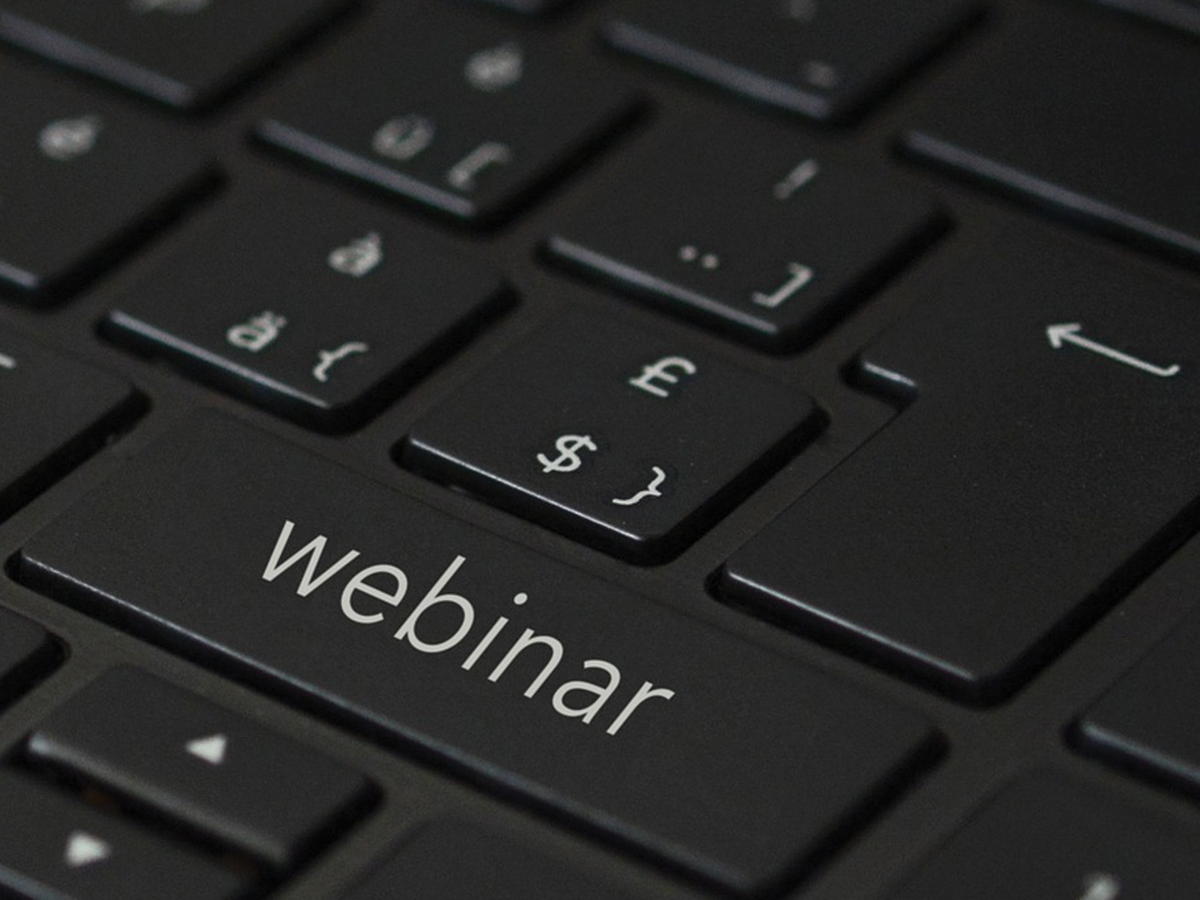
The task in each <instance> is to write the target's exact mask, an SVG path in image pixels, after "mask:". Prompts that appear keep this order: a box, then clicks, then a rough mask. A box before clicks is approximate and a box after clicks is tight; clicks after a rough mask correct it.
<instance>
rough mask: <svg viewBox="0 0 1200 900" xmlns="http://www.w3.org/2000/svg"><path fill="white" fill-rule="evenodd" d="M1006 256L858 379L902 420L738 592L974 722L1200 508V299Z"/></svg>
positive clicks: (1078, 251) (1095, 269) (894, 341)
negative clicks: (915, 680)
mask: <svg viewBox="0 0 1200 900" xmlns="http://www.w3.org/2000/svg"><path fill="white" fill-rule="evenodd" d="M993 243H994V245H995V248H996V249H995V250H994V252H992V253H990V254H988V255H986V256H985V255H979V254H973V253H964V254H962V255H961V256H960V257H959V258H957V259H952V258H947V260H946V262H947V268H945V269H939V270H938V271H937V272H936V273H934V274H931V275H930V278H929V279H927V280H925V281H924V282H922V283H921V284H918V285H914V286H913V290H914V292H915V293H916V295H917V296H920V297H922V298H923V299H924V301H925V302H924V303H923V304H920V305H918V306H917V308H915V309H913V310H912V312H910V313H909V314H908V315H907V316H906V317H905V318H903V319H902V320H901V321H900V322H899V323H898V324H897V325H896V326H895V327H894V328H893V329H892V330H891V331H889V332H887V333H885V334H884V335H883V336H881V337H880V338H879V339H878V340H877V341H876V342H875V343H874V344H872V345H871V346H870V347H868V348H867V349H866V350H865V351H864V352H863V354H862V356H861V358H860V359H859V361H858V364H857V371H856V378H857V379H858V380H859V381H860V382H861V383H863V384H864V385H867V386H870V387H872V388H873V389H875V390H877V391H879V392H881V393H887V394H891V395H893V396H896V395H900V397H901V398H902V402H903V403H904V404H905V408H904V409H903V410H902V411H901V412H900V413H899V415H898V416H897V417H896V418H895V419H894V420H893V421H892V422H891V423H890V424H889V425H888V426H887V427H885V428H884V429H883V430H882V431H881V432H880V433H879V434H878V435H876V436H875V437H874V438H873V439H872V440H871V441H869V442H868V443H867V444H866V445H865V446H863V447H862V448H861V449H860V450H858V451H857V452H855V453H854V454H853V455H851V456H850V457H849V458H848V459H847V460H846V462H845V463H843V464H842V465H841V466H839V467H838V468H837V469H835V470H834V471H833V472H832V473H831V474H830V475H829V476H828V477H826V478H825V479H824V480H822V481H821V482H820V483H819V484H817V485H816V486H815V487H814V488H813V489H812V490H810V491H809V492H808V493H807V494H806V495H804V496H803V497H801V498H800V499H799V501H798V502H797V503H796V504H795V505H794V506H793V507H792V508H791V509H789V510H788V511H786V512H785V513H784V514H783V515H781V516H780V517H779V518H778V519H776V520H775V521H774V522H773V523H772V524H771V525H769V526H768V527H767V529H766V530H765V531H764V532H763V533H762V534H760V535H758V536H757V537H755V538H753V539H751V541H750V542H749V543H747V544H746V545H745V546H744V547H743V548H742V549H741V550H740V551H738V552H737V553H736V554H735V555H734V556H733V558H732V560H731V561H730V562H729V564H728V565H727V566H726V568H725V571H724V573H723V577H724V580H723V585H722V589H723V591H724V592H725V593H726V594H727V595H728V596H731V597H732V598H735V599H736V600H737V601H738V602H739V603H744V604H749V605H751V606H754V607H756V608H759V609H762V610H763V611H765V612H766V613H767V614H769V615H770V616H772V617H774V618H787V619H791V620H792V621H794V622H796V623H797V624H798V625H800V626H801V627H804V628H806V629H809V630H811V631H812V632H814V633H818V634H822V635H824V636H827V637H828V639H829V640H831V641H836V642H837V643H838V644H839V645H842V646H845V647H848V648H850V649H853V650H857V651H858V652H859V653H862V654H864V655H868V656H870V657H871V658H872V659H875V660H880V659H884V660H888V661H890V662H891V664H893V665H895V666H902V667H904V668H905V669H906V670H908V671H910V672H912V673H913V674H915V675H919V676H922V677H924V678H927V679H929V680H931V681H933V682H934V683H936V684H938V685H939V686H940V687H941V688H943V689H944V690H946V691H948V692H953V693H955V694H958V695H960V696H963V697H967V698H971V699H974V700H977V701H978V700H992V699H995V698H997V697H999V696H1001V695H1003V694H1004V693H1006V692H1008V691H1011V690H1012V689H1013V688H1014V687H1015V686H1016V685H1017V684H1018V683H1019V682H1020V681H1021V680H1022V679H1024V678H1027V677H1028V676H1029V674H1031V672H1032V670H1033V669H1034V668H1036V666H1038V665H1040V664H1041V663H1043V662H1045V661H1046V660H1047V659H1048V658H1049V657H1050V656H1051V655H1052V653H1053V652H1054V651H1055V649H1056V648H1057V647H1060V646H1061V645H1062V644H1063V642H1064V641H1065V640H1067V639H1069V638H1070V637H1072V636H1073V635H1075V634H1077V633H1078V631H1079V630H1080V629H1081V628H1082V627H1084V625H1085V624H1086V623H1087V622H1089V621H1091V620H1092V619H1093V618H1094V617H1096V616H1097V615H1099V614H1100V613H1101V612H1102V611H1103V610H1105V609H1107V608H1108V607H1109V606H1110V605H1111V604H1112V603H1114V602H1116V599H1117V598H1119V597H1120V596H1121V595H1122V592H1123V591H1127V590H1128V586H1129V585H1130V584H1131V583H1133V582H1135V581H1136V580H1137V579H1139V578H1141V577H1143V576H1144V574H1145V573H1146V572H1147V571H1149V570H1151V569H1152V568H1153V567H1154V566H1155V565H1156V564H1157V563H1158V562H1159V561H1161V560H1162V559H1163V557H1164V556H1165V555H1166V554H1167V553H1169V552H1170V550H1171V546H1172V542H1173V541H1174V540H1176V535H1178V533H1179V532H1180V530H1182V529H1186V528H1193V527H1194V524H1193V523H1194V520H1195V503H1196V499H1197V498H1198V497H1200V469H1197V467H1196V465H1195V461H1196V443H1197V440H1200V377H1198V376H1200V343H1198V341H1197V337H1196V336H1197V334H1200V303H1198V302H1197V300H1198V298H1197V297H1196V295H1195V294H1194V293H1192V292H1189V291H1187V290H1185V289H1183V288H1181V287H1180V286H1179V285H1177V284H1176V283H1174V282H1171V281H1168V280H1165V279H1155V278H1153V277H1151V276H1150V275H1149V274H1148V273H1147V272H1145V271H1143V270H1141V269H1137V268H1133V267H1130V266H1127V265H1124V264H1122V263H1121V262H1120V261H1119V260H1117V259H1113V258H1111V257H1109V256H1108V255H1107V254H1105V253H1100V252H1098V251H1095V250H1085V249H1082V248H1078V247H1076V246H1075V245H1072V244H1061V243H1053V242H1046V241H1038V240H1036V239H1034V238H1032V237H1024V238H1023V237H1021V236H1019V235H1016V234H1013V233H1001V234H998V235H996V236H995V237H994V239H993ZM931 281H932V283H931ZM935 350H936V352H934V351H935Z"/></svg>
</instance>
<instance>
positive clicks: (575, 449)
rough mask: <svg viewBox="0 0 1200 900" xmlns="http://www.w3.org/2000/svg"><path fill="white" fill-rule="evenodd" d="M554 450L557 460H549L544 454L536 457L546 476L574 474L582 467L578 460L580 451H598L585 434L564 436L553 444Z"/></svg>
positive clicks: (580, 460) (580, 461)
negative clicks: (565, 473) (554, 473)
mask: <svg viewBox="0 0 1200 900" xmlns="http://www.w3.org/2000/svg"><path fill="white" fill-rule="evenodd" d="M554 448H555V449H556V450H557V451H558V458H557V459H551V458H550V457H548V456H547V455H546V454H545V453H539V454H538V455H537V461H538V462H540V463H541V464H542V472H544V473H545V474H547V475H549V474H550V473H551V472H574V471H575V470H576V469H578V468H579V467H580V466H582V465H583V460H582V459H580V458H579V451H580V450H591V451H592V452H595V451H596V450H598V449H599V448H598V447H597V446H596V443H595V442H594V441H593V440H592V439H591V437H590V436H589V435H586V434H583V435H580V434H564V435H563V436H562V437H560V438H559V439H558V440H557V441H555V442H554Z"/></svg>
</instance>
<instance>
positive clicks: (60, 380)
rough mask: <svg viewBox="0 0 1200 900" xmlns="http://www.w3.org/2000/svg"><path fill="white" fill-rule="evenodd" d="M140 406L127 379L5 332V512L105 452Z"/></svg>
mask: <svg viewBox="0 0 1200 900" xmlns="http://www.w3.org/2000/svg"><path fill="white" fill-rule="evenodd" d="M141 405H142V401H141V399H140V397H139V395H138V394H136V393H135V392H134V390H133V388H132V387H131V386H130V385H129V384H128V383H127V382H125V381H123V380H121V379H120V378H117V377H115V376H113V375H109V374H108V373H106V372H102V371H99V370H97V369H95V368H93V367H92V366H89V365H85V364H83V363H79V362H75V361H74V360H71V359H67V358H66V357H62V356H59V355H58V354H57V353H51V352H50V351H48V350H45V349H43V348H42V347H40V346H38V345H37V344H34V343H32V342H31V341H28V340H25V339H24V338H19V337H17V336H16V335H15V334H13V333H12V332H8V331H0V422H4V423H5V424H6V426H7V427H5V428H4V429H3V430H2V431H0V515H9V514H11V513H12V512H14V511H15V510H16V509H17V508H18V507H19V506H21V505H23V504H24V503H26V502H27V501H28V500H30V499H31V498H32V497H33V496H34V495H35V494H37V493H38V492H40V491H42V490H43V489H45V488H46V487H47V486H48V485H49V484H50V483H51V482H53V481H54V480H55V479H56V478H59V477H60V476H61V475H62V474H63V473H64V472H65V471H67V470H68V469H70V468H71V467H73V466H75V465H76V464H78V463H79V462H81V461H82V460H83V459H85V458H86V457H88V456H90V455H91V454H92V453H94V452H95V451H96V450H98V449H100V448H101V447H103V446H104V444H105V442H106V441H107V440H108V439H109V438H111V437H112V436H113V435H114V434H115V433H117V432H118V431H119V430H120V429H121V428H123V427H124V426H125V425H126V424H127V423H128V422H129V420H130V419H131V418H132V417H134V416H135V415H136V414H137V413H138V411H139V410H140V408H141Z"/></svg>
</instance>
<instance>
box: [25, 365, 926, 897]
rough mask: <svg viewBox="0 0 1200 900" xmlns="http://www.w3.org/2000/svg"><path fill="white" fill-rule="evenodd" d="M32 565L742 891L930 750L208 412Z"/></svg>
mask: <svg viewBox="0 0 1200 900" xmlns="http://www.w3.org/2000/svg"><path fill="white" fill-rule="evenodd" d="M658 383H659V384H660V385H661V383H662V382H661V381H660V382H658ZM17 567H18V568H19V577H20V578H21V579H23V580H25V581H26V582H27V583H30V584H33V585H36V586H37V587H38V588H39V589H40V590H42V591H45V592H48V593H49V594H51V595H53V596H56V597H60V598H63V599H65V600H68V601H69V602H72V603H75V604H78V605H79V606H80V607H82V608H84V609H87V610H90V611H92V612H93V613H95V614H98V615H100V616H103V617H112V618H113V620H115V621H120V622H123V623H125V624H127V625H135V623H136V626H135V627H137V628H138V630H139V632H140V633H142V634H144V635H146V636H150V637H152V638H153V639H155V640H159V641H161V642H163V643H164V644H168V645H169V646H171V647H174V648H175V649H176V650H181V651H183V652H185V653H188V654H189V655H191V654H195V655H196V656H197V657H198V658H203V659H204V660H206V661H207V662H208V663H209V664H212V665H215V666H218V667H220V668H222V669H228V670H229V671H231V672H233V673H240V674H242V675H245V676H250V677H253V678H254V680H255V683H256V684H257V685H259V686H260V687H261V688H266V689H269V690H273V691H278V692H279V693H280V694H282V695H286V696H287V697H291V698H304V700H305V702H306V704H307V706H308V707H309V708H310V709H312V710H315V711H322V712H324V713H325V714H328V715H331V716H334V717H336V718H337V720H338V721H339V722H341V723H343V724H344V725H351V726H353V727H355V728H356V729H357V730H359V731H361V733H363V734H365V735H368V736H370V737H371V738H373V739H374V740H377V741H383V742H386V743H387V744H389V745H392V746H395V747H396V748H397V749H405V748H408V749H411V750H413V751H414V752H419V753H420V754H421V756H422V757H423V758H425V759H427V760H432V759H437V760H439V761H440V762H441V764H442V765H444V766H445V767H446V769H447V770H449V771H453V772H458V773H462V774H464V775H466V776H467V777H469V778H470V780H471V781H472V782H474V783H476V784H478V785H480V786H490V787H491V788H493V789H496V790H499V791H502V792H503V793H504V794H505V795H508V796H514V795H516V796H520V797H524V798H525V799H526V800H527V801H529V802H534V803H536V804H537V805H538V806H540V807H541V808H543V809H544V810H546V811H548V812H555V813H557V814H559V815H561V816H562V817H563V818H564V819H566V820H568V821H570V822H574V823H576V824H577V825H584V826H586V827H587V828H588V829H589V830H591V831H592V832H594V833H600V834H604V835H607V836H608V837H609V838H610V839H611V840H613V841H616V842H618V843H620V844H623V845H626V846H632V847H634V848H636V849H637V850H638V852H640V853H642V854H646V855H648V856H651V857H653V858H657V859H659V860H665V861H666V862H667V863H669V864H670V865H671V866H673V867H674V868H676V869H685V870H688V871H690V872H692V873H694V874H696V875H699V876H700V877H702V878H704V879H705V880H706V881H708V882H711V883H715V884H719V885H721V886H723V887H724V888H725V889H726V890H727V891H737V892H744V893H751V892H756V891H760V890H763V889H765V888H766V887H768V886H771V885H776V884H779V883H781V882H782V881H783V879H785V878H788V877H792V876H794V875H796V874H798V873H799V872H800V871H802V869H803V867H804V865H805V863H807V862H810V861H811V860H812V859H813V856H814V854H816V853H817V852H818V851H820V850H823V849H824V848H826V847H827V846H828V844H829V841H830V840H831V839H833V838H834V837H836V836H839V835H845V834H847V833H848V831H849V830H850V829H851V828H852V827H854V826H856V825H861V824H862V823H863V821H864V816H865V815H866V814H867V813H868V812H869V811H870V810H874V809H878V808H880V806H881V805H882V804H883V802H884V801H885V800H886V799H887V798H888V797H889V796H891V795H892V794H893V793H894V792H895V791H897V790H898V789H899V788H900V787H901V786H903V785H904V784H905V783H906V782H907V780H908V778H909V777H911V776H912V775H913V774H914V773H915V772H916V771H917V770H918V769H919V768H920V767H922V766H923V765H926V764H928V762H929V761H930V755H931V751H932V750H934V749H935V747H936V745H935V744H934V742H933V734H932V733H931V731H930V730H929V729H928V727H927V726H926V725H925V724H924V722H923V720H921V719H920V718H918V717H916V716H914V715H912V714H910V713H909V712H907V711H906V710H904V709H901V708H895V707H893V706H892V705H890V704H889V703H887V702H885V701H882V700H879V699H876V698H874V697H872V696H869V695H867V694H865V693H863V692H861V691H860V690H859V689H857V688H852V687H850V686H848V685H844V684H841V683H839V682H837V681H835V680H834V679H832V678H830V677H828V676H826V675H824V674H821V673H820V672H817V671H815V670H812V669H808V668H804V667H801V666H798V665H795V664H793V663H791V662H789V661H787V660H785V659H782V658H780V657H777V656H775V655H773V654H771V653H769V652H766V651H765V650H764V649H763V648H762V647H760V646H755V645H753V644H750V643H748V642H745V641H742V640H740V639H737V638H735V637H733V636H731V635H729V634H726V633H724V632H721V631H719V630H717V629H715V628H712V627H710V626H706V625H701V624H700V623H699V622H696V621H694V620H691V619H688V618H687V617H685V616H682V615H679V614H677V613H674V612H671V611H669V610H668V609H666V608H664V607H662V606H659V605H657V604H656V603H654V602H653V601H651V600H650V599H648V598H646V597H642V596H638V595H635V594H632V593H629V592H628V591H626V590H624V589H622V588H619V587H616V586H614V585H612V584H608V583H606V582H602V581H599V580H596V579H595V578H593V577H591V576H588V575H585V574H584V573H582V572H580V571H577V570H575V569H571V568H569V567H567V566H565V565H564V564H562V563H560V562H556V561H554V560H553V559H551V558H549V557H546V556H543V555H541V554H539V553H536V552H534V551H532V550H530V549H527V548H525V547H522V546H521V545H519V544H515V543H510V542H508V541H506V540H504V539H503V538H500V537H497V536H496V535H494V534H492V533H490V532H487V531H484V530H481V529H478V528H476V527H474V526H471V525H468V524H466V523H464V522H461V521H459V520H457V519H453V518H450V517H449V516H447V515H445V514H443V513H440V512H438V511H436V510H434V509H432V508H430V507H426V506H423V505H421V504H420V503H417V502H416V501H414V500H411V499H409V498H407V497H405V496H404V495H403V494H400V493H397V492H394V491H391V490H389V489H388V488H386V487H384V486H382V485H381V484H379V483H378V482H376V481H372V480H370V479H367V478H363V477H361V476H358V475H354V474H352V473H350V472H348V471H347V470H345V469H342V468H340V467H338V466H336V465H335V464H333V463H331V462H329V461H327V460H324V459H322V458H320V457H318V456H313V455H310V454H309V453H307V452H305V451H303V450H301V449H299V448H298V447H295V446H294V445H291V444H288V443H286V442H283V441H280V440H278V439H275V438H272V437H270V436H268V435H267V434H265V433H263V432H260V431H257V430H255V429H252V428H250V427H249V426H246V425H242V424H239V423H236V422H234V421H232V420H229V419H226V418H224V417H219V416H216V415H213V414H204V415H199V416H197V417H195V418H192V419H189V420H188V421H187V422H186V423H181V425H180V426H179V428H178V429H177V430H176V431H175V432H173V433H172V434H171V435H169V436H168V437H167V438H165V439H164V440H162V441H160V442H159V443H157V444H155V445H153V446H151V447H150V448H148V449H147V450H146V451H144V452H143V453H142V454H141V456H140V457H139V458H138V459H136V460H134V461H132V462H130V463H128V464H127V465H125V466H124V467H123V468H121V469H119V470H118V471H117V473H116V474H115V476H114V477H113V478H111V479H109V480H108V481H106V482H105V483H104V484H103V485H101V486H100V488H99V489H98V490H96V491H95V492H93V493H92V494H90V495H89V496H88V497H86V498H84V499H83V500H82V501H81V502H80V503H79V504H78V505H77V506H75V507H74V508H72V509H71V510H70V511H68V512H67V513H66V514H65V515H64V516H62V517H61V518H60V519H58V520H57V521H56V522H54V523H53V524H51V525H50V526H49V528H47V529H46V530H45V531H43V532H41V533H40V534H39V535H37V536H35V537H34V538H33V539H32V540H31V541H30V542H29V543H28V544H27V545H26V547H25V548H24V550H23V551H22V552H21V559H20V561H19V563H18V564H17ZM666 647H670V648H671V652H664V648H666Z"/></svg>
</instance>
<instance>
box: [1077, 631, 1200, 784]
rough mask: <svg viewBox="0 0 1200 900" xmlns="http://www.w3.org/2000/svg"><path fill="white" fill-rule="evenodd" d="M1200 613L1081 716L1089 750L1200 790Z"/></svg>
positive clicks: (1082, 739) (1080, 731)
mask: <svg viewBox="0 0 1200 900" xmlns="http://www.w3.org/2000/svg"><path fill="white" fill-rule="evenodd" d="M1198 660H1200V615H1196V614H1193V615H1192V616H1191V617H1190V618H1189V619H1188V620H1187V621H1186V622H1185V623H1184V624H1183V625H1181V626H1180V627H1179V628H1177V629H1176V630H1175V631H1174V632H1173V633H1172V634H1171V635H1170V636H1169V637H1168V638H1167V639H1166V640H1165V641H1163V642H1162V643H1161V644H1160V645H1159V646H1158V647H1156V648H1155V649H1154V650H1153V651H1152V652H1151V653H1150V654H1149V655H1148V656H1147V657H1146V658H1145V659H1144V660H1142V661H1141V662H1140V663H1138V665H1137V666H1135V667H1134V668H1133V670H1132V671H1130V672H1129V673H1128V674H1126V675H1125V676H1124V677H1123V678H1122V679H1121V680H1120V681H1118V682H1117V684H1116V685H1115V686H1114V687H1113V688H1112V689H1111V690H1110V691H1109V692H1108V693H1107V694H1105V696H1104V697H1103V698H1101V699H1100V700H1099V702H1097V703H1096V704H1095V705H1094V706H1093V707H1092V708H1091V709H1089V710H1088V711H1087V713H1086V714H1085V715H1084V716H1083V718H1082V721H1081V722H1080V723H1079V727H1078V737H1079V740H1080V742H1081V743H1082V745H1083V747H1084V748H1085V749H1086V750H1088V751H1089V752H1092V753H1095V754H1097V755H1100V756H1104V757H1107V758H1109V759H1111V760H1113V761H1114V762H1117V763H1120V764H1122V765H1124V766H1127V767H1129V768H1130V769H1132V770H1135V771H1141V772H1143V773H1145V774H1146V775H1149V776H1150V777H1153V778H1158V779H1163V780H1168V781H1170V782H1172V783H1173V784H1175V785H1177V786H1179V787H1182V788H1183V789H1185V790H1187V791H1191V792H1192V793H1197V792H1200V711H1197V709H1196V704H1195V697H1196V696H1197V694H1196V691H1197V690H1200V661H1198Z"/></svg>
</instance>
